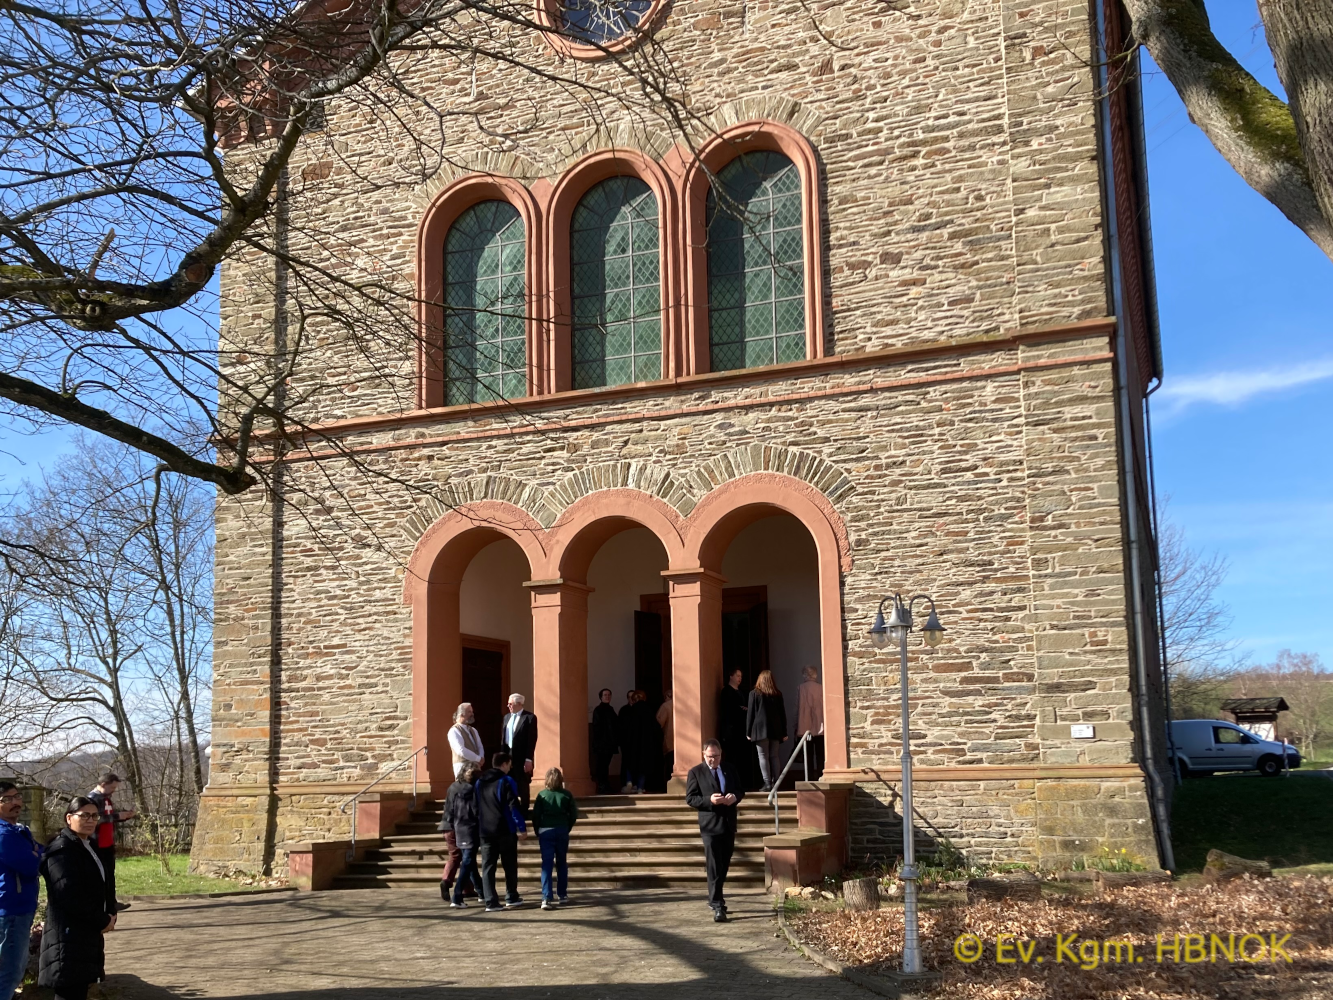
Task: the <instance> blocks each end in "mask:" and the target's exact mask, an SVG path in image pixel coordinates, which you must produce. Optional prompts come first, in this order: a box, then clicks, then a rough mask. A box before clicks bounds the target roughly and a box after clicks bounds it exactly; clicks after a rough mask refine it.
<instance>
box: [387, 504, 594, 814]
mask: <svg viewBox="0 0 1333 1000" xmlns="http://www.w3.org/2000/svg"><path fill="white" fill-rule="evenodd" d="M543 534H544V532H543V529H542V526H541V525H540V524H538V523H537V522H536V521H535V520H534V519H533V517H532V515H531V514H529V513H528V512H527V511H525V510H523V509H522V508H520V507H516V506H514V505H513V504H510V503H505V502H503V501H500V500H482V501H478V502H475V503H468V504H463V505H461V506H460V507H457V508H456V509H454V510H452V511H450V512H449V513H448V514H446V515H445V516H444V517H442V518H441V519H440V520H439V521H436V522H435V523H434V524H433V525H431V526H430V527H429V528H428V529H427V530H426V532H425V533H424V534H423V535H422V536H421V538H420V539H418V540H417V544H416V547H415V548H414V549H413V551H412V555H411V557H410V558H409V559H408V563H407V574H406V580H405V581H404V584H403V603H404V604H408V605H410V606H411V608H412V749H414V750H415V749H417V748H418V747H423V746H424V747H430V748H432V749H435V750H436V755H435V756H434V757H428V759H427V761H426V775H427V780H428V781H429V783H430V788H431V795H432V796H434V797H436V798H440V797H443V795H444V793H445V791H446V790H447V789H448V787H449V785H450V783H452V781H453V780H454V772H453V763H452V759H451V756H450V754H449V751H448V747H449V739H448V732H449V727H450V725H452V715H453V711H454V709H455V708H456V707H457V706H458V703H459V702H460V701H461V700H462V698H463V660H462V656H463V645H462V640H461V638H460V635H461V629H460V624H459V590H460V587H461V585H462V582H463V574H464V573H465V572H466V571H467V567H468V564H469V563H471V562H472V559H473V558H474V557H475V556H476V555H477V553H478V552H480V551H481V550H482V549H484V548H485V547H486V546H487V545H490V544H491V543H492V542H495V541H498V540H499V539H501V538H509V539H511V540H513V541H514V542H516V543H518V546H519V548H520V549H522V550H523V554H524V556H526V557H527V560H528V570H529V576H530V577H532V576H540V575H542V574H544V573H545V572H546V564H547V558H546V550H545V548H544V547H543V544H542V536H543ZM441 748H442V749H441ZM585 766H586V765H585Z"/></svg>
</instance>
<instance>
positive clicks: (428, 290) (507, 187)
mask: <svg viewBox="0 0 1333 1000" xmlns="http://www.w3.org/2000/svg"><path fill="white" fill-rule="evenodd" d="M483 201H505V202H508V203H509V204H511V205H513V206H514V208H516V209H517V210H518V214H519V216H520V217H521V218H522V219H523V237H524V241H525V243H526V246H527V264H526V268H525V274H524V283H525V284H526V285H527V295H526V301H527V307H526V311H527V321H526V323H525V330H526V333H527V352H528V395H530V396H533V395H536V394H537V393H539V392H542V391H544V387H543V385H542V371H541V365H540V358H541V356H542V341H543V339H544V338H543V336H542V328H543V325H544V322H543V321H544V319H545V313H546V304H547V298H546V291H545V286H544V284H543V282H544V281H545V277H546V276H545V273H544V272H543V269H542V267H541V262H540V261H541V258H540V257H539V256H538V248H539V247H541V246H542V241H543V232H542V224H543V220H542V216H541V212H540V211H538V208H537V201H536V199H535V198H533V196H532V193H531V192H530V191H529V190H528V189H527V188H526V187H524V186H523V185H522V184H520V183H519V182H518V181H516V180H514V179H513V178H511V177H500V176H497V175H495V174H471V175H469V176H467V177H462V178H460V179H458V180H456V181H454V182H453V183H452V184H450V185H449V186H448V187H446V188H445V189H444V190H443V191H441V192H440V193H439V194H438V195H436V196H435V200H434V201H432V202H431V204H430V207H429V208H427V209H426V212H425V214H424V215H423V216H422V218H421V225H420V226H419V227H418V229H417V299H418V302H419V303H420V305H419V306H418V317H417V323H418V333H419V337H418V344H417V371H418V373H419V375H418V389H417V393H418V405H420V406H422V407H432V406H443V405H444V376H443V364H442V361H443V358H442V354H441V351H442V345H443V337H444V308H443V302H444V240H445V237H446V236H447V235H448V233H449V227H450V226H452V225H453V224H454V221H455V220H456V219H457V218H458V217H459V216H460V215H462V214H463V213H464V212H465V211H467V210H468V209H469V208H471V207H472V206H473V205H476V204H478V203H479V202H483Z"/></svg>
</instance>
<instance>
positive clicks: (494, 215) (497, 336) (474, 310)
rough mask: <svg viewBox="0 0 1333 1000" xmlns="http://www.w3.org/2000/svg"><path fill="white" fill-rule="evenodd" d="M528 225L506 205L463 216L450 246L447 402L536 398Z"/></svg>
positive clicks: (490, 204)
mask: <svg viewBox="0 0 1333 1000" xmlns="http://www.w3.org/2000/svg"><path fill="white" fill-rule="evenodd" d="M526 260H527V254H526V252H525V247H524V232H523V220H522V219H521V218H519V214H518V210H517V209H515V208H514V206H513V205H510V204H509V203H508V202H506V201H483V202H479V203H477V204H476V205H473V206H472V207H471V208H469V209H468V210H467V211H465V212H464V213H463V214H462V215H460V216H459V217H458V218H457V219H456V220H455V221H454V224H453V225H452V226H450V227H449V235H448V236H447V237H446V238H445V241H444V401H445V403H446V404H447V405H452V404H455V403H476V402H484V401H486V400H492V399H517V398H518V397H520V396H526V395H527V394H528V358H527V337H526V335H525V330H524V326H525V323H524V299H525V291H526V287H525V285H526V282H525V279H524V274H525V267H526Z"/></svg>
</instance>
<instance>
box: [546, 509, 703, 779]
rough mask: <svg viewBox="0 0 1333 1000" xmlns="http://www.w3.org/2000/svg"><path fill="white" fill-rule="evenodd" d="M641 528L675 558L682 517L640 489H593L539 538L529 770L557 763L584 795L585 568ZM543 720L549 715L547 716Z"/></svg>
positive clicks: (681, 546) (669, 557) (675, 561)
mask: <svg viewBox="0 0 1333 1000" xmlns="http://www.w3.org/2000/svg"><path fill="white" fill-rule="evenodd" d="M639 527H642V528H647V529H648V530H649V531H651V532H652V533H653V535H654V537H656V538H657V540H658V543H659V544H660V545H661V546H662V548H663V549H664V550H665V551H666V555H667V565H668V566H677V565H679V564H680V560H681V558H682V553H683V552H684V544H683V541H682V534H683V529H684V521H683V519H682V518H681V516H680V514H679V513H677V512H676V510H675V509H674V508H673V507H671V506H670V505H669V504H667V503H665V502H664V501H662V500H661V499H659V498H657V497H654V496H650V495H649V494H647V493H644V492H642V491H641V490H635V489H623V488H622V489H610V490H598V491H596V492H594V493H589V494H587V495H586V496H583V497H580V498H579V499H578V500H576V501H574V503H572V504H570V505H569V507H567V508H566V509H565V511H564V513H562V514H561V515H560V519H559V520H558V521H557V522H556V523H555V525H554V526H553V527H552V528H551V529H550V532H549V533H548V535H547V539H546V550H547V552H548V565H549V566H550V567H551V576H552V578H551V579H549V580H533V581H532V583H531V584H529V586H531V587H532V588H533V590H532V628H533V633H532V634H533V652H532V657H533V661H532V674H533V701H534V705H535V707H534V711H537V712H538V714H539V717H541V718H542V727H543V728H542V742H540V743H539V744H538V746H537V756H538V760H537V762H536V765H537V766H536V768H535V770H536V771H539V772H544V771H545V769H546V768H548V767H557V766H558V767H560V768H561V769H562V770H563V771H564V773H565V783H566V784H567V785H570V787H571V789H572V790H573V791H574V793H575V794H576V795H582V794H589V793H591V792H592V791H593V790H594V788H595V785H594V783H593V781H592V779H591V777H590V776H589V774H588V764H587V761H588V726H587V711H588V593H589V587H588V585H587V580H588V567H589V565H590V564H591V563H592V560H593V558H594V557H595V556H596V555H597V553H598V551H599V550H600V549H601V547H602V546H603V545H605V544H606V543H607V541H609V540H610V539H611V538H612V537H614V536H615V535H618V534H619V533H620V532H622V531H627V530H629V529H631V528H639ZM548 720H549V721H548Z"/></svg>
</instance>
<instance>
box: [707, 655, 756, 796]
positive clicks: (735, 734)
mask: <svg viewBox="0 0 1333 1000" xmlns="http://www.w3.org/2000/svg"><path fill="white" fill-rule="evenodd" d="M744 676H745V675H744V673H743V672H742V671H741V670H740V668H737V669H735V670H732V671H731V672H730V674H729V675H728V676H727V682H726V683H725V684H723V685H722V692H721V694H719V695H718V705H717V738H718V741H719V742H720V743H721V744H722V755H723V757H724V758H725V759H726V760H727V761H729V762H730V763H731V766H732V767H733V768H734V769H735V771H736V775H737V777H738V778H739V779H740V781H741V782H742V783H743V785H744V787H745V789H746V790H747V791H749V790H752V789H753V788H755V787H756V782H755V772H756V770H757V767H758V762H757V760H756V759H755V754H754V744H753V743H751V742H750V741H749V740H748V739H747V738H746V735H745V734H746V730H747V729H748V726H747V725H746V723H747V721H748V716H747V714H746V712H747V705H748V698H749V696H748V694H747V693H746V692H745V691H742V690H741V680H742V678H743V677H744Z"/></svg>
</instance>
